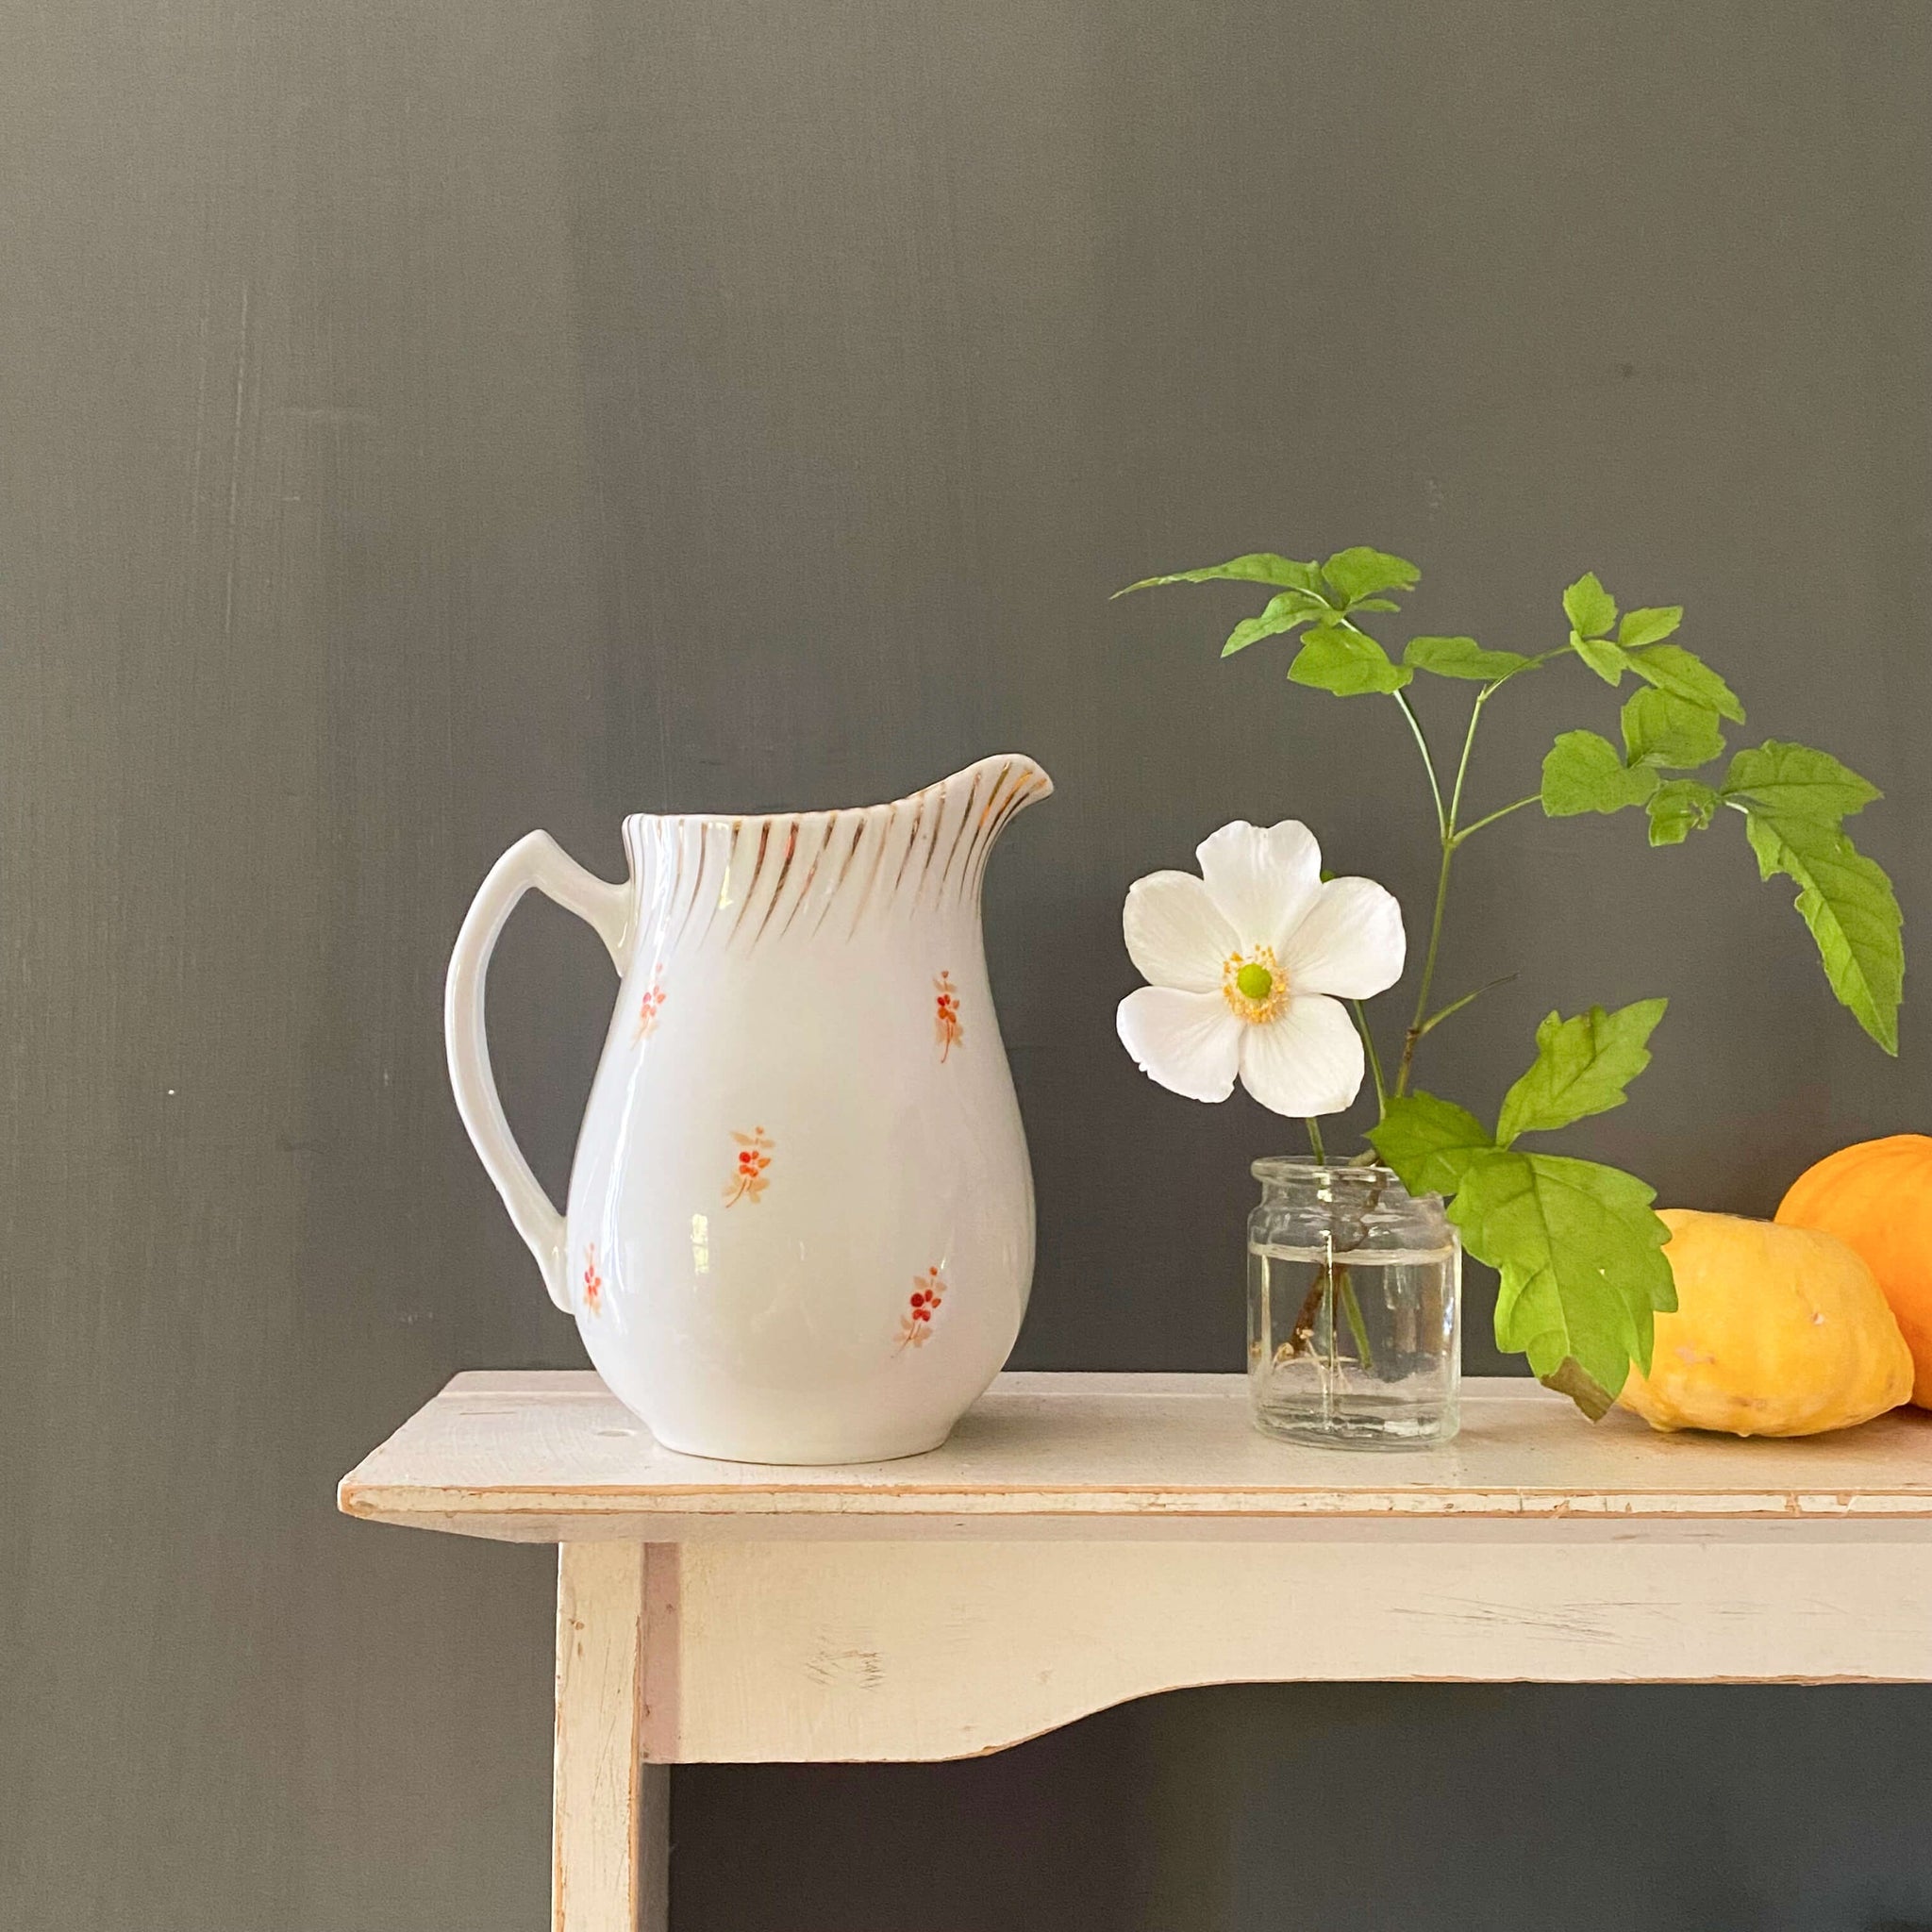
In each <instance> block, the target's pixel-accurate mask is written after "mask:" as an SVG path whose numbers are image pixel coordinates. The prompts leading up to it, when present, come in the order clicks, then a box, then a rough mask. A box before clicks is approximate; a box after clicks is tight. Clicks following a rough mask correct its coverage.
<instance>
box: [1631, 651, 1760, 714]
mask: <svg viewBox="0 0 1932 1932" xmlns="http://www.w3.org/2000/svg"><path fill="white" fill-rule="evenodd" d="M1629 659H1630V668H1631V670H1633V671H1634V672H1636V674H1637V675H1638V676H1639V677H1641V678H1642V679H1643V680H1644V681H1645V682H1646V683H1649V684H1654V685H1655V686H1656V687H1657V690H1659V691H1669V692H1670V693H1671V695H1672V696H1673V697H1679V698H1683V699H1684V700H1685V701H1686V702H1687V703H1690V704H1693V705H1702V706H1703V707H1704V708H1705V709H1706V710H1708V711H1715V712H1716V713H1717V714H1718V716H1719V717H1720V718H1728V719H1729V720H1730V721H1731V723H1732V724H1742V723H1743V722H1744V708H1743V706H1742V705H1740V703H1739V702H1738V697H1737V693H1736V692H1735V691H1732V689H1731V688H1730V686H1729V685H1727V684H1726V683H1725V682H1724V679H1723V678H1722V677H1720V676H1719V675H1717V673H1716V672H1715V671H1713V670H1712V669H1711V668H1710V666H1709V665H1708V664H1707V663H1706V662H1705V661H1704V659H1703V658H1699V657H1696V656H1694V655H1693V654H1692V653H1691V652H1690V651H1687V650H1686V649H1685V648H1684V647H1683V645H1682V644H1652V645H1650V646H1648V647H1647V648H1646V649H1644V650H1641V651H1632V652H1630V653H1629Z"/></svg>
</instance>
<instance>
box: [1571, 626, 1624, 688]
mask: <svg viewBox="0 0 1932 1932" xmlns="http://www.w3.org/2000/svg"><path fill="white" fill-rule="evenodd" d="M1570 646H1571V648H1572V649H1573V650H1574V652H1575V653H1576V655H1577V656H1578V657H1579V658H1582V659H1583V661H1584V662H1585V663H1586V664H1588V665H1589V666H1590V668H1591V670H1592V671H1594V672H1595V673H1596V675H1598V676H1599V677H1601V678H1602V679H1603V681H1604V682H1605V683H1606V684H1621V683H1623V681H1624V672H1626V671H1627V670H1629V668H1630V659H1629V657H1628V655H1627V654H1626V653H1625V652H1624V647H1623V645H1622V644H1613V643H1611V642H1610V641H1609V640H1608V639H1607V638H1585V637H1578V636H1577V634H1576V633H1575V632H1574V630H1573V631H1572V632H1571V633H1570Z"/></svg>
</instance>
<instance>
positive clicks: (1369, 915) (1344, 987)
mask: <svg viewBox="0 0 1932 1932" xmlns="http://www.w3.org/2000/svg"><path fill="white" fill-rule="evenodd" d="M1407 950H1408V941H1407V937H1406V936H1405V934H1404V932H1403V930H1402V908H1401V907H1400V906H1399V905H1397V903H1396V901H1395V895H1394V894H1393V893H1392V892H1391V891H1387V890H1385V889H1384V888H1383V887H1381V886H1378V885H1377V884H1376V883H1375V882H1374V879H1330V880H1329V881H1328V882H1327V883H1326V884H1325V885H1324V886H1322V887H1320V888H1319V889H1318V890H1317V891H1316V893H1315V903H1314V904H1313V905H1312V906H1311V907H1310V908H1308V911H1307V917H1306V918H1304V919H1303V921H1302V923H1301V924H1299V925H1298V926H1296V927H1295V929H1294V931H1293V932H1292V933H1291V935H1290V937H1289V941H1288V944H1287V946H1286V947H1285V948H1284V949H1283V950H1282V953H1281V970H1282V971H1283V972H1284V973H1285V974H1287V975H1288V983H1289V985H1290V986H1291V987H1292V988H1293V989H1294V991H1296V992H1326V993H1333V994H1334V995H1335V996H1336V997H1337V998H1338V999H1344V1000H1365V999H1369V998H1372V997H1373V996H1374V994H1376V993H1378V992H1386V991H1388V990H1389V989H1390V988H1391V986H1393V985H1394V984H1395V982H1396V981H1397V980H1398V979H1400V978H1401V977H1402V965H1403V960H1404V958H1406V957H1407Z"/></svg>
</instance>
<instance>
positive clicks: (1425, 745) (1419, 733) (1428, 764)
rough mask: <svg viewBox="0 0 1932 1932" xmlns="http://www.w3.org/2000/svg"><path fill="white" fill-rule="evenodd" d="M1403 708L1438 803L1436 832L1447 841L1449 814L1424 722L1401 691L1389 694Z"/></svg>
mask: <svg viewBox="0 0 1932 1932" xmlns="http://www.w3.org/2000/svg"><path fill="white" fill-rule="evenodd" d="M1389 695H1390V696H1391V697H1392V698H1393V699H1394V700H1395V702H1396V703H1397V704H1398V705H1400V706H1401V707H1402V715H1403V716H1404V717H1405V718H1407V720H1408V728H1409V729H1410V731H1412V732H1413V733H1414V734H1415V743H1416V749H1417V750H1418V751H1419V752H1421V753H1422V755H1423V769H1424V771H1425V772H1426V773H1428V774H1429V796H1430V797H1431V798H1433V799H1434V800H1435V801H1436V830H1437V832H1438V833H1439V834H1440V835H1441V837H1443V838H1444V839H1446V838H1447V837H1448V836H1449V814H1448V813H1447V812H1445V811H1444V810H1443V809H1442V788H1441V785H1440V784H1439V783H1438V782H1437V779H1436V761H1435V759H1434V758H1431V757H1430V755H1429V741H1428V740H1427V739H1426V738H1424V736H1423V721H1422V720H1421V719H1420V718H1418V717H1417V716H1416V714H1415V707H1414V706H1413V705H1411V704H1410V703H1409V701H1408V700H1407V698H1406V697H1404V696H1403V694H1402V693H1401V692H1400V691H1391V692H1390V693H1389Z"/></svg>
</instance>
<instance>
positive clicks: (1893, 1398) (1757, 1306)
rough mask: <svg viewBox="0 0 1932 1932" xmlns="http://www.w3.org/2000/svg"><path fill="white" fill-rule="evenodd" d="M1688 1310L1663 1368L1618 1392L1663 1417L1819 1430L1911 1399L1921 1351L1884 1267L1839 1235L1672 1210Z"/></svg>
mask: <svg viewBox="0 0 1932 1932" xmlns="http://www.w3.org/2000/svg"><path fill="white" fill-rule="evenodd" d="M1661 1213H1662V1218H1663V1221H1664V1224H1665V1225H1666V1226H1667V1227H1669V1229H1670V1230H1671V1240H1670V1245H1669V1246H1668V1247H1666V1248H1665V1249H1664V1255H1665V1257H1666V1258H1667V1259H1668V1260H1669V1261H1670V1264H1671V1273H1672V1274H1674V1276H1675V1277H1676V1282H1677V1311H1676V1313H1675V1314H1673V1315H1659V1316H1658V1317H1657V1344H1656V1347H1655V1348H1654V1350H1653V1351H1652V1354H1651V1362H1650V1374H1648V1375H1646V1374H1643V1373H1642V1372H1641V1370H1640V1369H1638V1368H1637V1367H1636V1366H1635V1365H1634V1364H1633V1365H1632V1367H1631V1370H1630V1379H1629V1380H1628V1381H1627V1382H1625V1383H1624V1392H1623V1393H1622V1394H1621V1395H1620V1396H1619V1397H1618V1398H1617V1400H1618V1402H1619V1403H1620V1404H1621V1405H1622V1406H1623V1407H1624V1408H1628V1409H1633V1410H1635V1411H1636V1413H1637V1414H1639V1415H1641V1417H1642V1418H1643V1419H1644V1421H1645V1422H1647V1423H1648V1424H1650V1425H1651V1427H1652V1428H1654V1429H1719V1430H1723V1431H1724V1432H1726V1433H1727V1434H1730V1435H1733V1436H1814V1435H1818V1434H1820V1433H1822V1432H1823V1431H1824V1430H1826V1429H1844V1428H1849V1427H1851V1426H1852V1424H1855V1423H1863V1422H1870V1421H1871V1419H1872V1418H1873V1417H1874V1415H1883V1414H1884V1413H1885V1411H1886V1410H1887V1409H1889V1408H1896V1407H1898V1405H1899V1404H1900V1403H1902V1402H1904V1401H1906V1400H1907V1399H1908V1398H1909V1396H1910V1395H1911V1392H1912V1354H1911V1350H1910V1349H1908V1348H1907V1346H1906V1342H1905V1338H1904V1336H1902V1335H1901V1334H1900V1333H1899V1326H1898V1323H1897V1321H1896V1320H1895V1319H1894V1318H1893V1316H1892V1312H1891V1310H1890V1307H1887V1306H1886V1300H1885V1296H1884V1294H1883V1293H1882V1292H1881V1291H1880V1290H1879V1287H1878V1283H1877V1281H1876V1280H1875V1279H1874V1276H1873V1274H1872V1271H1871V1269H1870V1268H1868V1267H1867V1266H1866V1265H1865V1263H1864V1262H1863V1261H1862V1260H1860V1259H1859V1257H1858V1256H1857V1253H1856V1252H1855V1251H1854V1250H1853V1249H1852V1248H1851V1247H1850V1246H1848V1245H1847V1244H1846V1243H1845V1242H1844V1241H1840V1239H1839V1238H1838V1237H1837V1236H1836V1235H1832V1234H1826V1233H1824V1232H1823V1231H1822V1230H1820V1229H1817V1228H1809V1227H1787V1226H1780V1225H1778V1224H1776V1223H1774V1222H1770V1221H1747V1220H1745V1219H1743V1218H1742V1217H1741V1216H1740V1215H1735V1214H1705V1213H1700V1212H1698V1211H1697V1210H1696V1209H1694V1208H1664V1209H1662V1210H1661Z"/></svg>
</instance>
